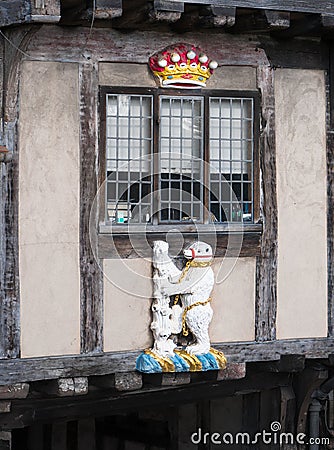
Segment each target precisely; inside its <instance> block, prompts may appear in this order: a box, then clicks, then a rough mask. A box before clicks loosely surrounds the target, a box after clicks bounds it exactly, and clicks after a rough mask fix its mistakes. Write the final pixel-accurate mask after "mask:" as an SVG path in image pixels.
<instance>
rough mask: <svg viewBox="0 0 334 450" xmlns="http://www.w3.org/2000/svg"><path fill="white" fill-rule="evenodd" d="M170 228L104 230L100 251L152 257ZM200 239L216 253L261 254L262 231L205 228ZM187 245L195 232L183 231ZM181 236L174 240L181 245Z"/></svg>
mask: <svg viewBox="0 0 334 450" xmlns="http://www.w3.org/2000/svg"><path fill="white" fill-rule="evenodd" d="M167 233H168V232H166V231H165V232H163V231H161V232H160V233H159V232H157V233H152V234H145V233H143V234H138V235H137V236H134V235H131V236H130V237H129V236H128V235H127V234H124V235H120V234H116V235H111V234H110V235H108V234H101V235H99V237H98V255H99V258H102V259H117V258H130V259H131V258H143V257H145V258H149V257H151V256H152V247H153V242H154V241H156V240H160V239H162V240H166V236H167ZM200 239H201V240H204V241H205V242H208V243H209V244H210V245H211V246H212V248H213V250H214V253H215V256H216V257H224V256H227V257H233V258H235V257H238V256H240V257H252V256H258V255H260V252H261V249H260V240H261V233H260V232H254V233H245V234H244V235H238V234H235V235H234V236H232V237H231V236H229V235H228V234H221V235H220V234H218V235H210V234H207V235H206V234H205V233H204V232H202V233H201V234H200ZM183 240H184V245H188V244H191V243H192V242H193V241H194V234H193V233H183ZM168 242H169V244H170V246H171V248H173V240H172V239H171V236H170V234H169V235H168ZM178 243H179V237H178V235H176V241H175V244H176V245H178Z"/></svg>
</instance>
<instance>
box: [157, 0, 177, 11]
mask: <svg viewBox="0 0 334 450" xmlns="http://www.w3.org/2000/svg"><path fill="white" fill-rule="evenodd" d="M153 7H154V9H155V10H157V11H171V12H179V13H183V12H184V3H183V2H181V1H180V2H177V3H175V2H170V1H168V0H154V3H153Z"/></svg>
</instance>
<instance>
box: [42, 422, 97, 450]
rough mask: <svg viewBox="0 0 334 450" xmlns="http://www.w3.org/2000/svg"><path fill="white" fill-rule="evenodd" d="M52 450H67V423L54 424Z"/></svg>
mask: <svg viewBox="0 0 334 450" xmlns="http://www.w3.org/2000/svg"><path fill="white" fill-rule="evenodd" d="M51 450H67V424H66V422H62V423H54V424H52V436H51ZM92 450H93V449H92Z"/></svg>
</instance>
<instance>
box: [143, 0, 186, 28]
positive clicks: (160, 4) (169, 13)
mask: <svg viewBox="0 0 334 450" xmlns="http://www.w3.org/2000/svg"><path fill="white" fill-rule="evenodd" d="M183 12H184V4H183V2H179V3H171V2H170V1H167V0H154V3H153V10H151V11H150V13H149V17H150V19H151V20H153V21H158V22H160V21H165V22H169V23H174V22H177V21H178V20H180V18H181V15H182V13H183Z"/></svg>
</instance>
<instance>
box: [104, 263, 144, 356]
mask: <svg viewBox="0 0 334 450" xmlns="http://www.w3.org/2000/svg"><path fill="white" fill-rule="evenodd" d="M103 272H104V326H103V330H104V351H106V352H108V351H118V350H137V349H143V348H146V347H150V346H151V345H152V334H151V331H150V324H151V309H150V308H151V298H152V269H151V263H150V261H147V260H144V259H129V260H126V259H123V260H119V259H105V260H104V261H103Z"/></svg>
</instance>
